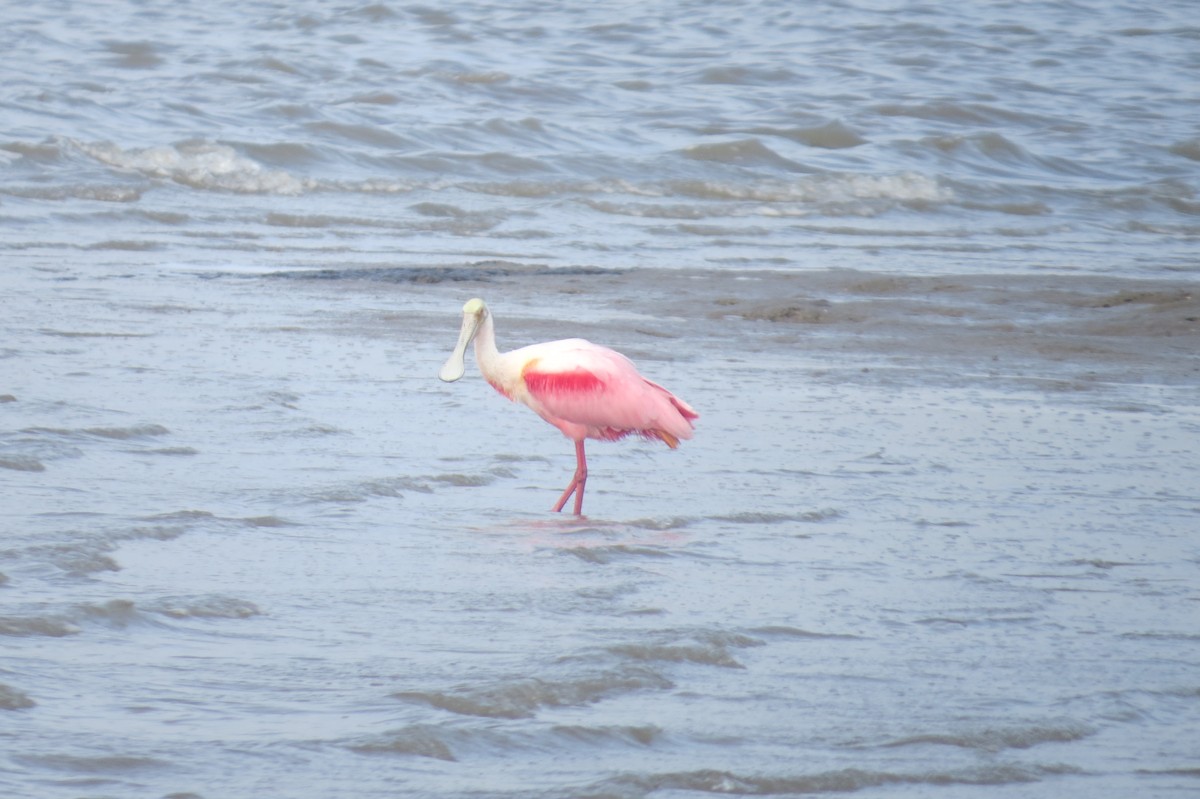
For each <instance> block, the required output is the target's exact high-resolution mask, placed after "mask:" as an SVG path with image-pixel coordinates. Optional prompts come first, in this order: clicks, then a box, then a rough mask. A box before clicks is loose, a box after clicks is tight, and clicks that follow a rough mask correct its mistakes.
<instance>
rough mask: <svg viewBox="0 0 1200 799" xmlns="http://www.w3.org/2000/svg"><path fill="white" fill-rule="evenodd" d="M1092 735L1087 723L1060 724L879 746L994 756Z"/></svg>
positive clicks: (970, 732)
mask: <svg viewBox="0 0 1200 799" xmlns="http://www.w3.org/2000/svg"><path fill="white" fill-rule="evenodd" d="M1095 733H1096V730H1095V729H1094V728H1093V727H1090V726H1088V725H1086V724H1079V723H1076V722H1061V723H1057V724H1034V725H1030V726H1028V727H1006V728H985V729H982V730H966V731H962V732H955V733H931V734H924V735H912V736H908V737H905V738H900V739H897V740H895V741H888V742H887V743H885V744H882V746H885V747H903V746H918V745H925V744H934V745H938V746H956V747H960V748H963V749H978V750H980V751H983V752H989V753H995V752H999V751H1002V750H1004V749H1030V748H1032V747H1034V746H1037V745H1038V744H1043V743H1071V742H1073V741H1080V740H1083V739H1084V738H1088V737H1090V736H1092V735H1094V734H1095Z"/></svg>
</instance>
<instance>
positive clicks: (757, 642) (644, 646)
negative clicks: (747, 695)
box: [605, 630, 766, 669]
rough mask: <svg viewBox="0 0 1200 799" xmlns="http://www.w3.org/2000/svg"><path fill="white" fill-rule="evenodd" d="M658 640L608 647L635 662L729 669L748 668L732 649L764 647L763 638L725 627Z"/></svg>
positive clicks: (672, 634)
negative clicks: (696, 664) (730, 630)
mask: <svg viewBox="0 0 1200 799" xmlns="http://www.w3.org/2000/svg"><path fill="white" fill-rule="evenodd" d="M653 637H654V638H655V639H657V640H651V641H645V642H643V641H639V642H635V643H629V644H617V645H614V646H609V647H605V651H606V652H609V653H611V654H614V655H617V656H619V657H623V658H629V659H631V660H635V661H649V662H667V663H698V664H701V665H705V666H720V667H721V668H727V669H744V668H746V667H745V666H744V665H742V663H740V662H739V661H738V660H737V659H736V658H734V657H733V654H732V652H731V651H730V650H732V649H743V648H746V647H757V646H764V645H765V644H766V642H765V641H763V640H762V639H761V638H755V637H753V636H749V635H744V634H742V633H734V632H726V631H723V630H701V631H696V632H692V633H683V634H680V633H675V632H671V631H668V632H663V633H660V634H658V635H657V636H653Z"/></svg>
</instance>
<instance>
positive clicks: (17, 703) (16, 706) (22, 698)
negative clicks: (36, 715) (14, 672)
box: [0, 683, 37, 710]
mask: <svg viewBox="0 0 1200 799" xmlns="http://www.w3.org/2000/svg"><path fill="white" fill-rule="evenodd" d="M35 705H37V702H34V701H33V700H32V699H30V698H29V696H28V694H26V693H25V692H24V691H18V690H17V689H16V688H13V687H12V686H11V685H5V684H4V683H0V710H25V709H27V708H31V707H34V706H35Z"/></svg>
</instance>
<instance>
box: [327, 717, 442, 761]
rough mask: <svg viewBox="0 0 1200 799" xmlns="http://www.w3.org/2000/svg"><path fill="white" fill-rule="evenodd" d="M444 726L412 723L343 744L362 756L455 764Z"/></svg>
mask: <svg viewBox="0 0 1200 799" xmlns="http://www.w3.org/2000/svg"><path fill="white" fill-rule="evenodd" d="M445 739H446V730H445V728H444V727H435V726H432V725H428V724H414V725H411V726H408V727H403V728H401V729H398V730H391V731H389V732H385V733H383V734H381V735H376V736H372V737H370V738H365V739H362V740H358V741H354V742H351V743H348V744H346V748H348V749H350V750H351V751H353V752H358V753H359V754H364V755H413V756H416V757H428V758H433V759H434V760H445V761H449V762H454V761H457V760H458V758H457V757H455V756H454V752H452V751H451V749H450V746H449V744H448V743H447V742H446V740H445Z"/></svg>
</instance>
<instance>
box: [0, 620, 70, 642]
mask: <svg viewBox="0 0 1200 799" xmlns="http://www.w3.org/2000/svg"><path fill="white" fill-rule="evenodd" d="M78 632H80V628H79V626H78V625H75V624H72V623H71V622H70V621H68V620H67V619H64V618H62V617H60V616H0V635H12V636H17V637H21V638H23V637H26V636H46V637H49V638H62V637H64V636H68V635H75V634H76V633H78Z"/></svg>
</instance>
